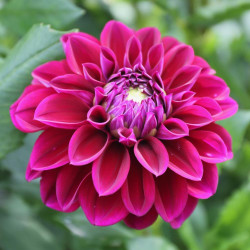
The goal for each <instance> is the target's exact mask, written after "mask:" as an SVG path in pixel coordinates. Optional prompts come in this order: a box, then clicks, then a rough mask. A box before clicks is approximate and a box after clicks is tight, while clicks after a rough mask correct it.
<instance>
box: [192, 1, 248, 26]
mask: <svg viewBox="0 0 250 250" xmlns="http://www.w3.org/2000/svg"><path fill="white" fill-rule="evenodd" d="M249 9H250V2H249V0H233V1H232V0H231V1H230V0H224V1H211V4H208V5H206V6H203V7H200V8H198V9H197V11H196V13H195V15H194V16H192V17H191V19H190V22H191V24H192V25H193V26H196V27H210V26H212V25H214V24H216V23H219V22H222V21H224V20H228V19H231V18H236V17H239V16H240V15H241V14H242V13H243V12H245V11H247V10H249Z"/></svg>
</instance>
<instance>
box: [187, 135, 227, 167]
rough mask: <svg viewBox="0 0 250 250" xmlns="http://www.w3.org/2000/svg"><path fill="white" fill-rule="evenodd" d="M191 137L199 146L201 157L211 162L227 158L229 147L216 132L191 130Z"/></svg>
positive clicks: (196, 145) (195, 144) (218, 161)
mask: <svg viewBox="0 0 250 250" xmlns="http://www.w3.org/2000/svg"><path fill="white" fill-rule="evenodd" d="M189 136H190V137H189V139H190V141H191V142H192V144H193V145H194V146H195V147H196V148H197V150H198V152H199V155H200V157H201V159H202V160H203V161H205V162H209V163H220V162H223V161H226V160H227V147H226V145H225V143H224V142H223V140H222V139H221V138H220V136H218V135H217V134H216V133H214V132H211V131H205V130H194V131H190V134H189Z"/></svg>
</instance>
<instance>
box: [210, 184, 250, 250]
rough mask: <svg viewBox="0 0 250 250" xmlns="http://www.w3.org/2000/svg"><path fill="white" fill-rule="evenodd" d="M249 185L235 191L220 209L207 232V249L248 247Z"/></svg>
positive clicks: (249, 221)
mask: <svg viewBox="0 0 250 250" xmlns="http://www.w3.org/2000/svg"><path fill="white" fill-rule="evenodd" d="M249 207H250V186H249V184H248V186H245V187H243V188H242V189H240V190H238V191H236V192H235V193H234V194H233V195H232V197H231V198H230V199H229V200H228V202H227V204H226V205H225V206H224V208H223V209H222V212H221V215H220V217H219V219H218V221H217V223H216V224H215V226H214V228H213V229H212V230H211V231H210V232H209V233H208V235H207V237H206V243H207V246H208V249H249V248H247V247H249V235H250V210H249Z"/></svg>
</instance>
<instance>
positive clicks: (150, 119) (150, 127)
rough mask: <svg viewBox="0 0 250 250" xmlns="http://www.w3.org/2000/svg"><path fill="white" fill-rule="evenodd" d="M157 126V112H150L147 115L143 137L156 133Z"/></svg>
mask: <svg viewBox="0 0 250 250" xmlns="http://www.w3.org/2000/svg"><path fill="white" fill-rule="evenodd" d="M156 127H157V120H156V117H155V114H154V113H153V112H148V113H147V115H146V120H145V123H144V127H143V129H142V133H141V137H145V136H147V135H152V134H155V133H156Z"/></svg>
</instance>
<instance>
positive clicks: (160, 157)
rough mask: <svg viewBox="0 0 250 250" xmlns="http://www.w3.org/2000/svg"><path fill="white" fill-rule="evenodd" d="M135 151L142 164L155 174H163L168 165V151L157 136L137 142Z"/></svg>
mask: <svg viewBox="0 0 250 250" xmlns="http://www.w3.org/2000/svg"><path fill="white" fill-rule="evenodd" d="M134 153H135V156H136V158H137V160H138V161H139V162H140V163H141V165H142V166H143V167H144V168H146V169H147V170H148V171H149V172H151V173H153V174H154V175H155V176H159V175H162V174H163V173H164V172H165V171H166V169H167V167H168V152H167V150H166V148H165V146H164V145H163V144H162V143H161V142H160V141H159V140H158V139H156V138H155V137H152V136H149V137H147V138H145V139H141V140H139V141H138V142H137V143H136V144H135V147H134Z"/></svg>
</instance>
